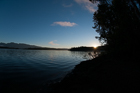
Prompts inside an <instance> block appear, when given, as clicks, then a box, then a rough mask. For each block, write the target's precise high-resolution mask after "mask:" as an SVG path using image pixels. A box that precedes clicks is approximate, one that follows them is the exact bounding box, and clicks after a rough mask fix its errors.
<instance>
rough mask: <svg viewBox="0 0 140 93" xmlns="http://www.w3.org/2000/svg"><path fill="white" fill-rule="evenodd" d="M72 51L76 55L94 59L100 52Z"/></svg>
mask: <svg viewBox="0 0 140 93" xmlns="http://www.w3.org/2000/svg"><path fill="white" fill-rule="evenodd" d="M71 53H72V55H73V56H74V57H82V58H83V59H93V58H95V57H98V55H99V54H100V52H98V51H88V52H85V51H71Z"/></svg>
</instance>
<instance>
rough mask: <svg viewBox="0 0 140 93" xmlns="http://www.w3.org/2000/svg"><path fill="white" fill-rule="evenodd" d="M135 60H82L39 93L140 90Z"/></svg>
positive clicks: (137, 67)
mask: <svg viewBox="0 0 140 93" xmlns="http://www.w3.org/2000/svg"><path fill="white" fill-rule="evenodd" d="M137 62H138V60H137V61H136V60H134V59H128V58H127V59H126V58H125V59H124V58H116V59H115V58H114V57H112V58H111V56H109V55H106V56H105V55H104V56H100V57H98V58H95V59H93V60H89V61H84V62H81V63H80V64H79V65H77V66H76V67H75V69H74V70H73V71H72V72H71V73H70V74H69V75H67V76H66V77H65V78H64V79H63V80H62V81H61V82H59V83H55V84H50V85H48V87H47V86H46V88H45V89H44V90H42V92H41V93H97V92H101V93H104V92H111V93H114V92H117V93H119V92H122V91H125V92H128V91H130V92H133V93H136V92H137V93H139V92H140V89H139V84H140V68H139V65H138V63H137Z"/></svg>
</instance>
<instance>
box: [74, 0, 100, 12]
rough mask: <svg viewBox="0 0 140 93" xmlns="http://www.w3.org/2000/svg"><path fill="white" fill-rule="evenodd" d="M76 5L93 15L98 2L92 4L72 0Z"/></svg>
mask: <svg viewBox="0 0 140 93" xmlns="http://www.w3.org/2000/svg"><path fill="white" fill-rule="evenodd" d="M74 1H75V2H76V3H78V4H80V5H82V6H83V7H84V8H85V9H87V10H88V11H89V12H91V13H93V12H95V11H96V10H97V5H98V2H97V3H95V4H93V3H91V2H90V1H89V0H74Z"/></svg>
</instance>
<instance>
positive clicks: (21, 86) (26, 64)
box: [0, 49, 92, 93]
mask: <svg viewBox="0 0 140 93" xmlns="http://www.w3.org/2000/svg"><path fill="white" fill-rule="evenodd" d="M88 53H89V52H71V51H67V50H21V49H0V93H12V92H13V93H18V92H19V93H38V92H39V91H40V90H41V88H42V87H44V86H45V85H46V84H47V83H50V82H54V81H60V80H61V79H62V78H63V77H64V76H65V75H66V74H67V73H69V72H70V71H71V70H72V69H73V68H74V67H75V65H77V64H79V63H80V62H81V61H85V60H88V59H91V58H92V57H91V56H88V55H87V54H88Z"/></svg>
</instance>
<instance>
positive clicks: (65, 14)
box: [0, 0, 100, 48]
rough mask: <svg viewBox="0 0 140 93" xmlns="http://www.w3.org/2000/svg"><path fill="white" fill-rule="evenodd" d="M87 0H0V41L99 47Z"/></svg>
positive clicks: (47, 45)
mask: <svg viewBox="0 0 140 93" xmlns="http://www.w3.org/2000/svg"><path fill="white" fill-rule="evenodd" d="M96 10H97V4H92V3H91V2H89V0H0V42H4V43H10V42H15V43H26V44H31V45H37V46H42V47H53V48H71V47H79V46H99V45H100V42H99V41H98V39H96V38H95V36H99V34H98V33H97V32H96V31H95V30H94V29H93V28H92V27H93V26H94V22H93V14H94V12H95V11H96Z"/></svg>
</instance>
